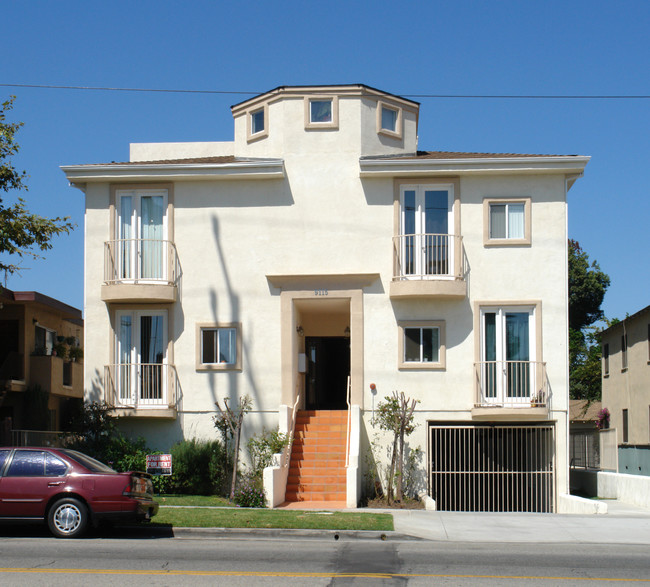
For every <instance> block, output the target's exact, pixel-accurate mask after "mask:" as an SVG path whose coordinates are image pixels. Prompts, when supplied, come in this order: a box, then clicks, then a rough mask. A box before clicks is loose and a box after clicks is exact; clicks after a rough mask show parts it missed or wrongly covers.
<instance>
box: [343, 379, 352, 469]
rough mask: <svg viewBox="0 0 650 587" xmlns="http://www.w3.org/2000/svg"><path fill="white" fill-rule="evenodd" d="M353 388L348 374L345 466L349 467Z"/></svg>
mask: <svg viewBox="0 0 650 587" xmlns="http://www.w3.org/2000/svg"><path fill="white" fill-rule="evenodd" d="M351 389H352V386H351V385H350V376H349V375H348V387H347V390H346V401H347V404H348V428H347V436H346V439H345V466H346V467H348V466H349V465H350V428H351V426H352V405H351V397H350V394H351Z"/></svg>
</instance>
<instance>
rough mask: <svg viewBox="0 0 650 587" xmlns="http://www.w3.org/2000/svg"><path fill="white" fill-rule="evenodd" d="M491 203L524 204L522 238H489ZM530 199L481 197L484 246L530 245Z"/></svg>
mask: <svg viewBox="0 0 650 587" xmlns="http://www.w3.org/2000/svg"><path fill="white" fill-rule="evenodd" d="M493 204H506V205H507V204H523V205H524V238H507V237H506V238H491V237H490V207H491V206H492V205H493ZM531 229H532V227H531V199H530V197H526V196H524V197H513V198H502V197H499V198H497V197H486V198H483V245H484V246H486V247H504V246H510V247H512V246H522V245H528V246H529V245H530V244H531V242H532V238H531Z"/></svg>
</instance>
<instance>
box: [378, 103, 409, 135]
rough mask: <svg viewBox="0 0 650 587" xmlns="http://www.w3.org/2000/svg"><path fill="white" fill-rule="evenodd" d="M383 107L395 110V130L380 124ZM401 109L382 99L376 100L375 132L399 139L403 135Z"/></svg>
mask: <svg viewBox="0 0 650 587" xmlns="http://www.w3.org/2000/svg"><path fill="white" fill-rule="evenodd" d="M384 108H386V109H388V110H393V111H394V112H397V118H396V120H395V130H390V129H388V128H384V127H383V126H382V112H383V110H384ZM403 121H404V118H403V109H402V108H400V107H399V106H395V105H394V104H390V103H388V102H385V101H383V100H379V101H378V102H377V134H380V135H385V136H387V137H392V138H394V139H401V138H402V137H403V135H404V129H403Z"/></svg>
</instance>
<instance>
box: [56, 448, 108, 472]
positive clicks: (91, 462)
mask: <svg viewBox="0 0 650 587" xmlns="http://www.w3.org/2000/svg"><path fill="white" fill-rule="evenodd" d="M61 452H62V453H63V454H64V455H65V456H66V457H69V458H71V459H72V460H74V461H77V462H78V463H79V464H80V465H83V466H84V467H86V469H88V470H90V471H92V472H93V473H117V471H115V469H111V468H110V467H109V466H108V465H105V464H104V463H100V462H99V461H98V460H96V459H93V458H92V457H89V456H88V455H85V454H83V453H80V452H77V451H76V450H69V449H65V450H62V451H61Z"/></svg>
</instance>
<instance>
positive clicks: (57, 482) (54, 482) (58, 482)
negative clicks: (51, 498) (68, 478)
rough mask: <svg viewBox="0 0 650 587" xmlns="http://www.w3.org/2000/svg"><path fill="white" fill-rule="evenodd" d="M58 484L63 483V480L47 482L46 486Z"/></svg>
mask: <svg viewBox="0 0 650 587" xmlns="http://www.w3.org/2000/svg"><path fill="white" fill-rule="evenodd" d="M58 485H63V481H52V482H51V483H48V484H47V486H48V487H57V486H58Z"/></svg>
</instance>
